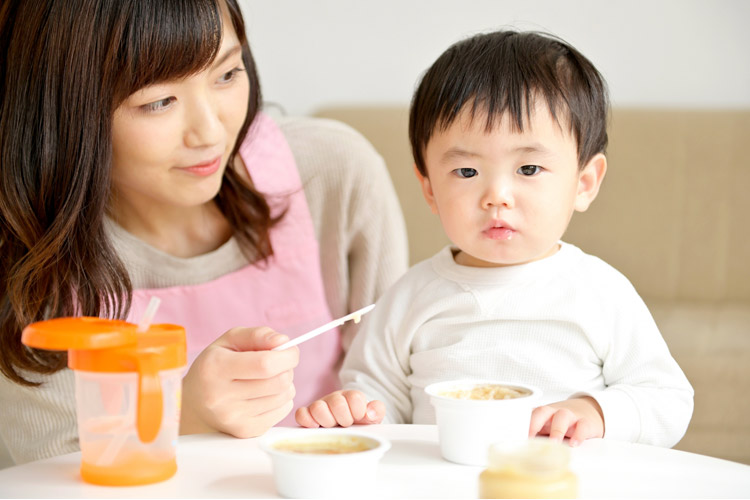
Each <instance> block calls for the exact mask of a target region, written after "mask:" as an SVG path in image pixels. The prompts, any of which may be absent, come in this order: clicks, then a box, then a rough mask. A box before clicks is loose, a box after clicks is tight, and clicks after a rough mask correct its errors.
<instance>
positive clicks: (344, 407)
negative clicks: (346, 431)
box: [294, 391, 385, 427]
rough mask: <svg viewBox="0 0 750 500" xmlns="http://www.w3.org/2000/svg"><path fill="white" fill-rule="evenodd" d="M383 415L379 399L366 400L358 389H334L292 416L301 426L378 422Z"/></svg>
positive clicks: (383, 410)
mask: <svg viewBox="0 0 750 500" xmlns="http://www.w3.org/2000/svg"><path fill="white" fill-rule="evenodd" d="M384 416H385V405H384V404H383V403H382V402H381V401H370V402H369V403H368V402H367V399H366V398H365V395H364V394H362V393H361V392H359V391H336V392H332V393H331V394H329V395H327V396H325V397H324V398H322V399H319V400H317V401H315V402H313V403H312V404H311V405H310V406H303V407H301V408H298V409H297V413H295V415H294V417H295V418H296V419H297V423H298V424H299V425H301V426H302V427H335V426H337V425H340V426H341V427H349V426H350V425H353V424H379V423H380V422H381V421H382V420H383V417H384Z"/></svg>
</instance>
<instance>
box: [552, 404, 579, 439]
mask: <svg viewBox="0 0 750 500" xmlns="http://www.w3.org/2000/svg"><path fill="white" fill-rule="evenodd" d="M577 421H578V417H576V415H575V413H573V412H572V411H570V410H568V409H567V408H559V409H558V410H557V411H556V412H555V414H554V415H553V416H552V420H551V421H550V425H549V438H550V439H551V440H552V441H558V442H562V440H563V439H564V438H565V435H566V434H567V433H568V430H569V429H571V428H572V427H574V426H575V425H576V422H577Z"/></svg>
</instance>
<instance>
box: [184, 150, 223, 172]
mask: <svg viewBox="0 0 750 500" xmlns="http://www.w3.org/2000/svg"><path fill="white" fill-rule="evenodd" d="M220 166H221V155H219V156H217V157H216V158H214V159H213V160H211V161H208V162H205V163H198V164H197V165H191V166H189V167H178V168H179V169H180V170H182V171H183V172H188V173H191V174H193V175H198V176H200V177H205V176H208V175H211V174H213V173H214V172H216V171H217V170H219V167H220Z"/></svg>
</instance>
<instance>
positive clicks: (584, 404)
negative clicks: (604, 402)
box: [529, 396, 604, 446]
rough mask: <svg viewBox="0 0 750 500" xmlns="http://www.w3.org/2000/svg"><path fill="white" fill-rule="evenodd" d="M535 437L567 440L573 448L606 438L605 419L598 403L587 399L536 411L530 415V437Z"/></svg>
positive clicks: (582, 398) (566, 402)
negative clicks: (589, 440) (585, 441)
mask: <svg viewBox="0 0 750 500" xmlns="http://www.w3.org/2000/svg"><path fill="white" fill-rule="evenodd" d="M536 435H541V436H547V435H548V436H549V437H550V439H552V440H553V441H562V440H563V438H566V437H568V438H570V446H578V445H579V444H581V443H582V442H583V441H584V440H586V439H589V438H600V437H602V436H604V416H603V415H602V410H601V408H600V407H599V403H597V402H596V400H595V399H594V398H591V397H589V396H584V397H581V398H573V399H566V400H565V401H558V402H557V403H552V404H550V405H547V406H540V407H538V408H535V409H534V411H533V413H532V414H531V425H530V426H529V437H534V436H536Z"/></svg>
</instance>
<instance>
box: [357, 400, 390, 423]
mask: <svg viewBox="0 0 750 500" xmlns="http://www.w3.org/2000/svg"><path fill="white" fill-rule="evenodd" d="M383 417H385V404H384V403H383V402H382V401H377V400H375V401H370V402H369V403H367V407H366V411H365V412H364V415H363V416H362V418H360V419H358V420H356V421H355V422H354V423H355V424H360V425H369V424H379V423H380V422H382V421H383Z"/></svg>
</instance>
